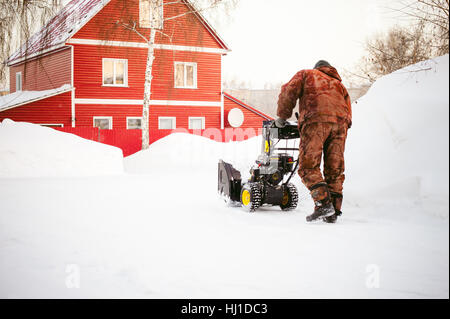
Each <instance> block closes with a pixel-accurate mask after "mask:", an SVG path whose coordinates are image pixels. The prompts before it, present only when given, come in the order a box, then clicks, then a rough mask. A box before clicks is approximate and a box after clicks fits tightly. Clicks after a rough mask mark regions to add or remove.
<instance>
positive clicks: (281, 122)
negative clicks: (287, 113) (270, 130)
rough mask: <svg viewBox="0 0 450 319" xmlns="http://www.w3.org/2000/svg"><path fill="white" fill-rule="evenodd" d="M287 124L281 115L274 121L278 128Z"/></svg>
mask: <svg viewBox="0 0 450 319" xmlns="http://www.w3.org/2000/svg"><path fill="white" fill-rule="evenodd" d="M286 124H287V121H286V120H285V119H282V118H281V117H279V118H278V119H277V120H276V121H275V126H276V127H278V128H283V127H285V126H286Z"/></svg>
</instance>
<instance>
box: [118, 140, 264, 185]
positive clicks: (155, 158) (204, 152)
mask: <svg viewBox="0 0 450 319" xmlns="http://www.w3.org/2000/svg"><path fill="white" fill-rule="evenodd" d="M261 142H262V140H261V137H260V136H259V137H254V138H251V139H250V140H247V141H244V142H230V143H220V142H215V141H213V140H210V139H208V138H205V137H202V136H197V135H192V134H185V133H174V134H171V135H169V136H168V137H166V138H163V139H161V140H159V141H157V142H156V143H154V144H152V145H151V146H150V148H149V149H148V150H147V151H143V152H138V153H136V154H134V155H132V156H129V157H127V158H125V169H126V171H127V172H130V173H138V174H139V173H147V174H151V173H155V171H158V170H165V171H169V172H170V171H176V172H179V171H188V172H192V173H199V172H204V173H207V172H208V173H209V172H211V171H213V172H215V173H214V174H213V176H214V178H215V177H216V173H217V165H218V162H219V159H223V160H224V161H228V162H230V163H233V164H234V165H235V166H236V167H237V168H238V169H240V170H242V171H243V173H245V172H248V171H249V170H250V167H251V166H252V165H253V164H254V163H255V160H256V158H257V156H258V154H260V152H261Z"/></svg>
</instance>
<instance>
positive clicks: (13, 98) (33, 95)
mask: <svg viewBox="0 0 450 319" xmlns="http://www.w3.org/2000/svg"><path fill="white" fill-rule="evenodd" d="M72 90H73V88H72V86H70V85H69V84H64V85H63V86H61V87H59V88H57V89H53V90H45V91H19V92H14V93H11V94H8V95H4V96H0V112H3V111H6V110H10V109H13V108H16V107H19V106H22V105H26V104H30V103H33V102H37V101H40V100H43V99H48V98H50V97H53V96H56V95H60V94H63V93H67V92H70V91H72Z"/></svg>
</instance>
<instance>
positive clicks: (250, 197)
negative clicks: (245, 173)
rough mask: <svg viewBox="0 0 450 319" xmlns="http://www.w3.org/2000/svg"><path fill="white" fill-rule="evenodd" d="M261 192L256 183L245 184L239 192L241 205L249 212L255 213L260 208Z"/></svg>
mask: <svg viewBox="0 0 450 319" xmlns="http://www.w3.org/2000/svg"><path fill="white" fill-rule="evenodd" d="M261 199H262V197H261V191H260V190H259V185H258V184H256V183H250V184H245V185H244V187H242V191H241V204H242V207H244V208H245V209H246V210H248V211H250V212H254V211H256V210H257V209H258V208H259V207H260V206H261Z"/></svg>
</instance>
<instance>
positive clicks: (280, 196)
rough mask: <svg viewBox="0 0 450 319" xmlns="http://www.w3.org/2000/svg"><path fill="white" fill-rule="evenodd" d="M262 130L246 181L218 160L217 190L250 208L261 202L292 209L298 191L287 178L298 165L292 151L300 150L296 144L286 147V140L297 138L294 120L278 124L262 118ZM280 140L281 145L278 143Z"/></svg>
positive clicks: (297, 133) (255, 208)
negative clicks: (253, 164)
mask: <svg viewBox="0 0 450 319" xmlns="http://www.w3.org/2000/svg"><path fill="white" fill-rule="evenodd" d="M262 132H263V143H262V153H261V155H260V156H259V157H258V159H257V160H256V165H255V166H253V167H252V169H251V170H250V174H251V177H250V179H249V180H248V182H246V183H243V182H242V179H241V173H240V172H239V171H238V170H236V169H235V168H233V166H232V165H231V164H228V163H225V162H224V161H222V160H221V161H220V162H219V176H218V180H219V194H221V196H223V197H224V198H225V200H226V201H227V202H229V203H233V204H240V205H241V206H242V207H244V208H245V209H246V210H248V211H250V212H254V211H256V210H257V209H258V208H260V207H261V206H263V205H266V206H279V207H280V208H281V209H282V210H283V211H291V210H294V209H296V208H297V204H298V191H297V187H296V186H295V185H294V184H292V183H290V181H291V179H292V177H293V176H294V174H295V173H296V171H297V168H298V165H299V163H298V156H297V157H296V156H294V152H298V151H299V150H298V147H294V148H289V147H288V143H289V141H290V140H291V141H292V140H296V139H299V138H300V133H299V131H298V127H297V123H295V122H288V123H287V125H286V126H285V127H283V128H277V127H276V126H275V122H274V121H265V122H264V123H263V131H262ZM281 144H284V147H281V146H279V145H281ZM294 144H295V141H294ZM294 146H295V145H294ZM294 164H295V165H294ZM286 177H287V179H286Z"/></svg>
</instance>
